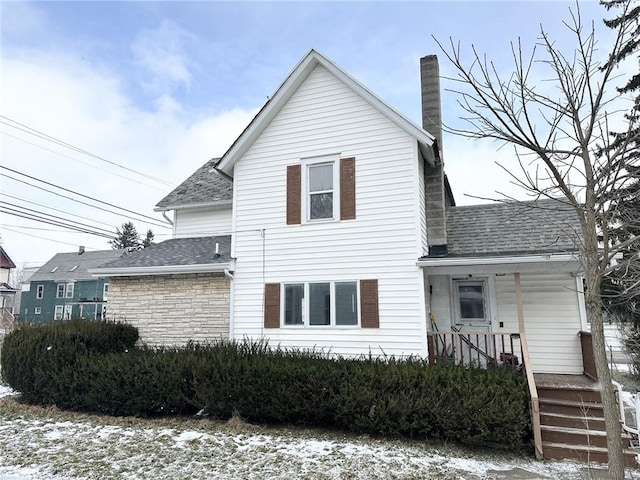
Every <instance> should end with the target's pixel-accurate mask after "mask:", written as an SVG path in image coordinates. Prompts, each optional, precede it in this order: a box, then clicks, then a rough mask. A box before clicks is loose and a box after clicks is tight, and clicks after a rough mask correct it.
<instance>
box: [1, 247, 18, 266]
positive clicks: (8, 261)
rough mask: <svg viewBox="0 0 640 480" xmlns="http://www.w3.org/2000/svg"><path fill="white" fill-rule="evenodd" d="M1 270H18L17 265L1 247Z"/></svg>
mask: <svg viewBox="0 0 640 480" xmlns="http://www.w3.org/2000/svg"><path fill="white" fill-rule="evenodd" d="M0 268H8V269H12V268H16V264H15V263H13V260H11V258H9V255H8V254H7V252H5V251H4V248H2V247H1V246H0Z"/></svg>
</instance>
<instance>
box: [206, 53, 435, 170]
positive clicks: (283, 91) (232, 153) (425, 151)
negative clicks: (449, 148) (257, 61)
mask: <svg viewBox="0 0 640 480" xmlns="http://www.w3.org/2000/svg"><path fill="white" fill-rule="evenodd" d="M318 65H320V66H322V67H323V68H325V69H326V70H327V71H329V72H330V73H331V74H332V75H333V76H334V77H336V78H337V79H338V80H340V81H341V82H342V83H343V84H345V85H346V86H347V87H348V88H350V89H351V90H352V91H353V92H355V93H356V94H357V95H359V96H360V97H362V98H363V99H364V100H365V101H366V102H367V103H369V104H370V105H371V106H372V107H373V108H375V109H376V110H378V111H379V112H380V113H382V114H383V115H384V116H386V117H387V118H388V119H389V120H391V121H392V122H393V123H395V124H396V125H398V127H400V128H401V129H403V130H404V131H405V132H407V133H408V134H409V135H411V136H412V137H414V138H415V139H416V140H417V141H418V146H419V148H420V151H421V152H422V155H423V156H424V157H425V158H426V159H427V161H428V162H429V163H431V164H433V163H434V162H435V155H434V153H433V146H434V140H435V138H434V137H433V136H432V135H431V134H429V133H428V132H426V131H425V130H424V129H422V128H421V127H419V126H418V125H416V124H415V123H413V122H412V121H411V120H409V119H408V118H407V117H405V116H404V115H402V114H401V113H400V112H398V111H397V110H395V109H394V108H393V107H391V106H389V105H388V104H387V103H385V102H384V101H383V100H382V99H380V97H378V96H377V95H375V94H374V93H373V92H371V91H370V90H369V89H368V88H367V87H365V86H364V85H363V84H361V83H360V82H359V81H358V80H356V79H355V78H353V77H352V76H351V75H349V74H348V73H347V72H345V71H344V70H343V69H342V68H340V67H339V66H338V65H336V64H335V63H333V62H332V61H331V60H329V59H328V58H327V57H325V56H324V55H322V54H321V53H319V52H318V51H316V50H314V49H311V50H310V51H309V52H308V53H307V54H306V55H305V56H304V57H303V58H302V60H300V62H299V63H298V64H297V65H296V66H295V67H294V69H293V70H292V71H291V73H290V74H289V75H288V76H287V78H286V79H285V80H284V82H283V83H282V84H281V85H280V87H278V89H277V90H276V92H275V93H274V94H273V95H272V96H271V97H270V98H269V100H268V101H267V103H265V104H264V106H263V107H262V109H261V110H260V111H259V112H258V113H257V115H256V116H255V117H254V118H253V120H252V121H251V123H249V125H248V126H247V128H245V130H244V131H243V132H242V133H241V134H240V136H239V137H238V138H237V139H236V141H235V142H234V143H233V145H231V147H230V148H229V150H227V152H226V153H225V154H224V155H223V156H222V158H221V159H220V161H219V162H218V164H217V166H216V168H218V169H219V170H222V171H223V172H225V173H227V174H228V175H231V173H232V170H233V165H234V164H235V162H236V161H237V160H238V159H239V158H241V157H242V156H243V155H244V153H245V152H246V151H247V150H248V149H249V148H250V147H251V145H252V144H253V142H254V141H255V140H256V139H257V138H258V137H259V136H260V135H261V134H262V132H263V131H264V129H265V128H266V127H267V126H268V125H269V123H271V120H273V118H275V116H276V115H277V114H278V113H279V112H280V110H281V109H282V107H284V105H285V104H286V103H287V102H288V101H289V99H290V98H291V96H292V95H293V94H294V93H295V92H296V91H297V90H298V87H300V85H302V83H303V82H304V81H305V80H306V79H307V77H308V76H309V75H310V74H311V72H312V71H313V69H314V68H316V66H318Z"/></svg>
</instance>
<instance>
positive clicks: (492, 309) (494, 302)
mask: <svg viewBox="0 0 640 480" xmlns="http://www.w3.org/2000/svg"><path fill="white" fill-rule="evenodd" d="M461 280H462V281H464V280H468V281H472V282H475V281H478V282H484V285H485V286H484V302H485V305H484V308H485V315H486V317H487V320H488V325H489V327H490V331H492V332H495V331H497V329H498V328H499V325H498V317H497V311H498V299H497V296H496V295H497V292H496V282H495V275H490V276H486V275H483V276H475V275H473V276H469V275H465V276H460V275H452V276H450V277H449V291H450V292H451V295H450V300H451V305H450V308H451V310H450V311H451V314H452V319H453V320H455V317H456V311H457V309H458V308H459V306H458V305H456V303H458V302H459V300H458V294H457V292H456V291H455V290H456V289H455V282H456V281H461Z"/></svg>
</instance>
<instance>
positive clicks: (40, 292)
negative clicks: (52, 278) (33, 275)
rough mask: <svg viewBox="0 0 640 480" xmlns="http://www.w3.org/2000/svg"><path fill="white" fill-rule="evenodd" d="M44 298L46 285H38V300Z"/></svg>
mask: <svg viewBox="0 0 640 480" xmlns="http://www.w3.org/2000/svg"><path fill="white" fill-rule="evenodd" d="M42 297H44V285H38V286H37V287H36V298H37V299H38V300H42Z"/></svg>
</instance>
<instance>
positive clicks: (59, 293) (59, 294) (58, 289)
mask: <svg viewBox="0 0 640 480" xmlns="http://www.w3.org/2000/svg"><path fill="white" fill-rule="evenodd" d="M56 298H64V283H59V284H58V286H57V287H56Z"/></svg>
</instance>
